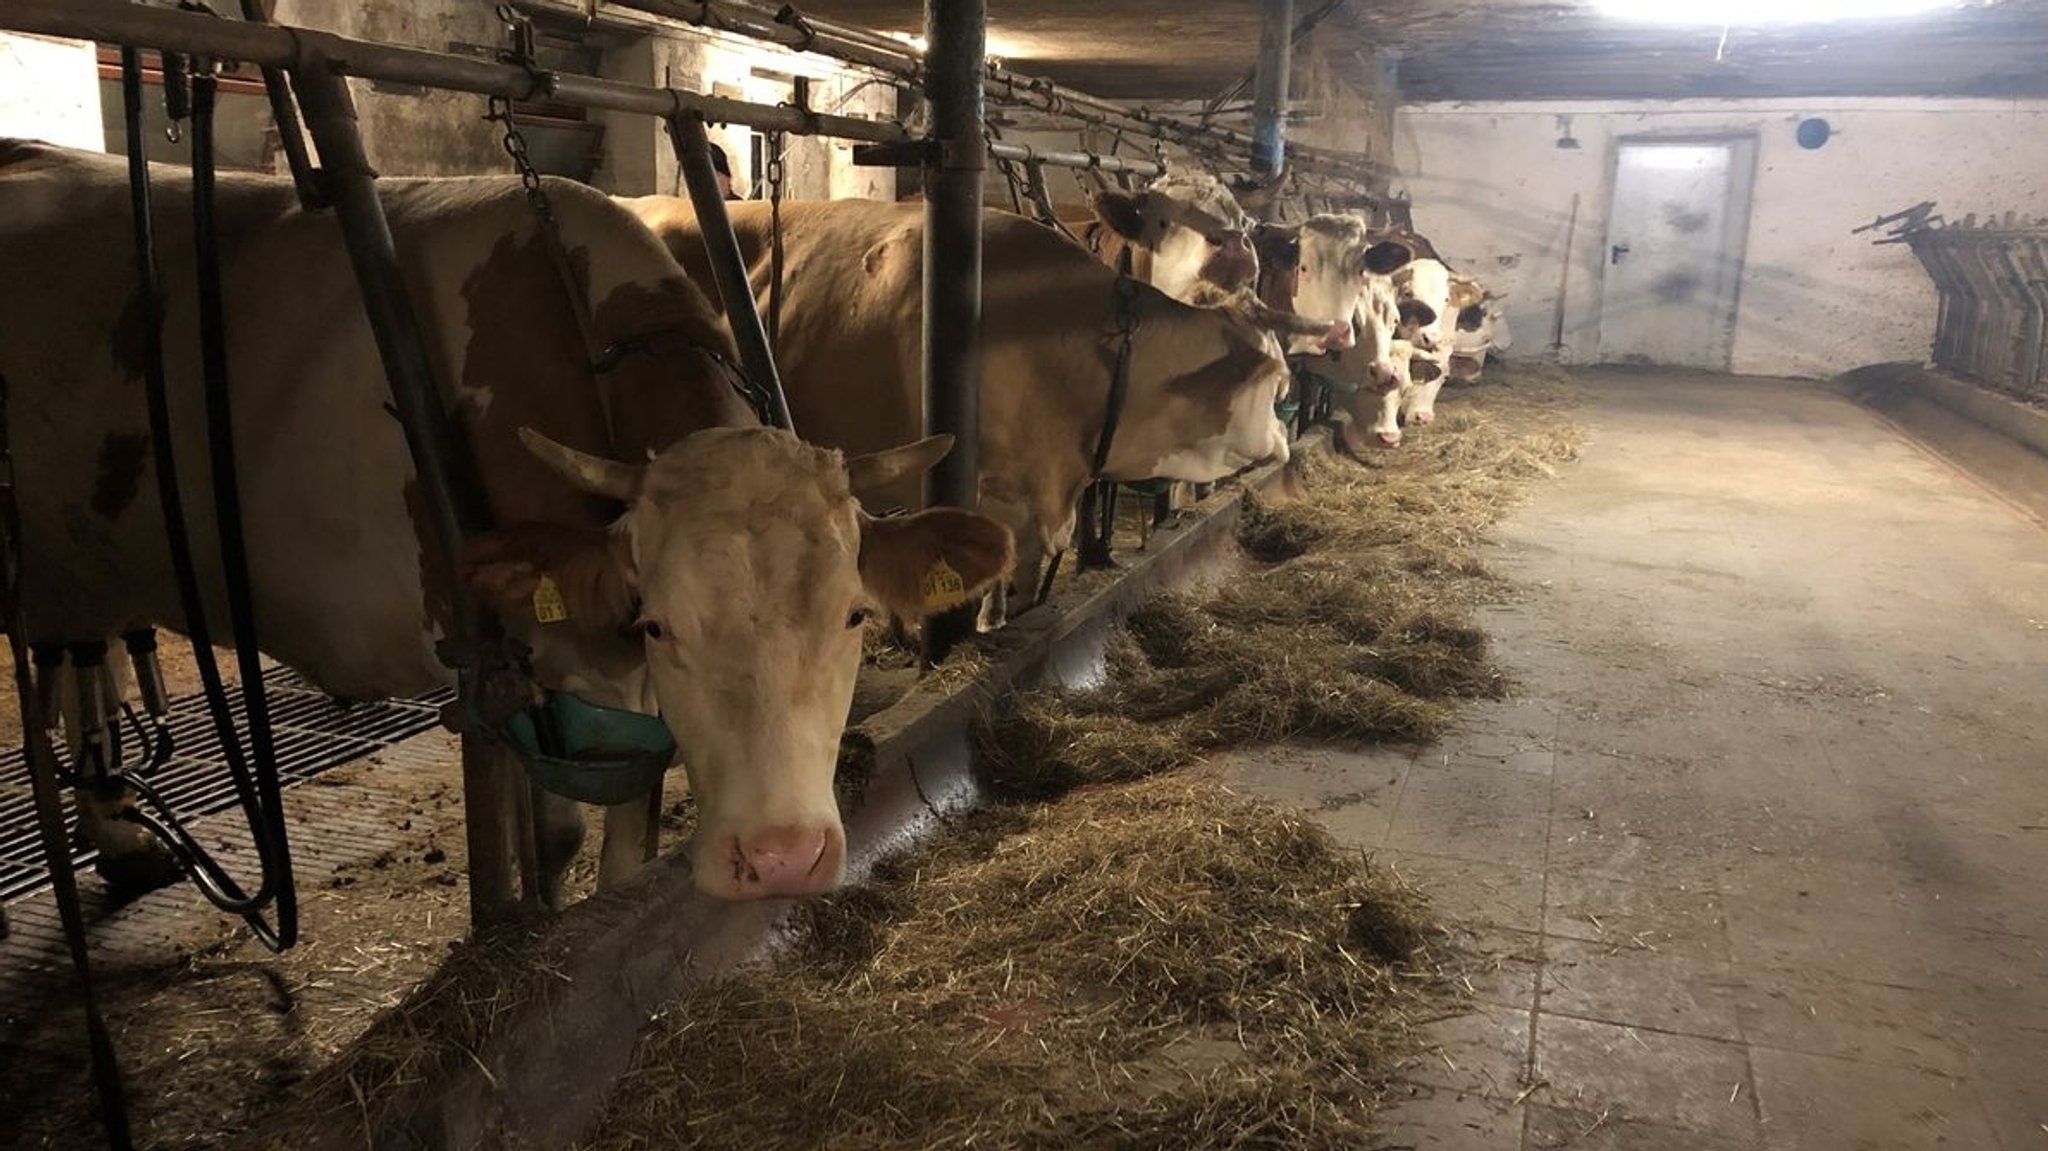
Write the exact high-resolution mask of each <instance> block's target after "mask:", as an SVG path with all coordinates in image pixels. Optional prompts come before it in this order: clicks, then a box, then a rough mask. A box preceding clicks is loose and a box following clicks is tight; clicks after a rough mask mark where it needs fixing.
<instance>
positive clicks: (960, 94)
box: [924, 0, 988, 663]
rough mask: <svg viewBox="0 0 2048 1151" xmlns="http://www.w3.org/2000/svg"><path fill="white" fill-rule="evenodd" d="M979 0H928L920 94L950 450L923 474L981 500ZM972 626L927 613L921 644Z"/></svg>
mask: <svg viewBox="0 0 2048 1151" xmlns="http://www.w3.org/2000/svg"><path fill="white" fill-rule="evenodd" d="M987 21H988V9H987V5H986V3H985V0H925V8H924V29H925V31H924V35H925V43H927V44H928V45H930V55H929V56H927V57H926V69H925V98H926V100H928V101H929V102H930V104H931V113H932V141H931V143H932V147H931V148H930V150H929V151H928V152H927V154H926V158H925V163H924V182H925V206H924V207H925V210H924V220H925V229H924V413H925V432H926V434H928V435H933V434H939V433H945V434H949V435H951V436H952V437H953V450H952V451H951V452H950V453H948V454H947V456H946V458H945V459H942V460H940V461H939V463H938V465H937V466H936V467H934V468H933V469H932V470H931V472H930V473H929V474H928V476H927V478H926V482H927V485H928V486H927V488H926V496H927V501H926V502H927V503H928V504H931V505H934V506H936V505H941V504H943V505H950V506H952V507H960V508H972V507H977V506H979V505H980V503H981V482H980V470H981V465H980V459H979V457H980V454H981V453H980V445H981V180H982V172H983V170H984V169H985V167H986V166H987V155H988V153H987V147H986V144H985V143H984V141H983V138H982V131H983V127H982V124H983V105H982V95H983V92H982V74H983V73H982V66H983V59H984V56H985V54H986V52H987V44H988V41H987ZM969 627H971V619H963V616H962V613H960V612H954V613H950V614H948V615H945V616H938V617H934V618H933V619H930V620H927V621H925V628H924V654H925V659H926V660H927V661H929V662H933V663H936V662H938V661H939V660H940V659H942V658H944V656H945V654H946V652H947V650H949V649H950V648H951V646H952V645H953V643H954V642H955V641H957V640H958V639H960V638H962V637H963V636H964V635H965V634H966V633H967V631H968V628H969Z"/></svg>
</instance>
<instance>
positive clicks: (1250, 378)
mask: <svg viewBox="0 0 2048 1151" xmlns="http://www.w3.org/2000/svg"><path fill="white" fill-rule="evenodd" d="M1134 304H1135V306H1136V308H1137V310H1138V320H1139V323H1138V330H1137V336H1136V343H1135V345H1134V347H1133V350H1132V367H1131V373H1132V375H1131V392H1130V400H1129V402H1128V406H1127V409H1126V411H1127V416H1126V424H1125V427H1126V429H1127V430H1126V431H1124V432H1119V434H1118V436H1117V439H1116V442H1115V445H1114V450H1113V451H1112V453H1111V458H1110V466H1109V471H1110V474H1111V477H1112V478H1115V479H1125V480H1137V479H1147V478H1161V479H1173V480H1183V481H1186V482H1189V483H1211V482H1214V481H1216V480H1220V479H1223V478H1224V477H1226V476H1229V475H1232V474H1234V473H1236V472H1238V471H1239V470H1241V469H1243V468H1245V467H1247V466H1250V465H1253V464H1259V463H1265V462H1268V461H1285V460H1286V459H1287V458H1288V435H1287V427H1286V425H1285V424H1283V423H1281V422H1280V420H1279V418H1278V417H1277V416H1276V415H1275V414H1274V410H1273V405H1274V404H1275V403H1276V402H1277V401H1278V400H1279V399H1280V397H1281V396H1283V395H1284V394H1286V391H1287V387H1288V382H1289V378H1288V373H1287V361H1286V360H1285V359H1284V358H1283V357H1282V351H1281V346H1280V341H1279V339H1278V338H1276V337H1275V336H1274V334H1273V333H1272V332H1270V331H1267V330H1266V329H1265V328H1263V327H1262V326H1260V324H1259V322H1258V321H1257V320H1256V319H1255V318H1254V317H1253V316H1252V315H1250V314H1247V311H1246V309H1245V308H1243V307H1240V306H1224V307H1218V308H1197V307H1191V306H1189V305H1186V304H1183V303H1181V302H1179V301H1177V300H1172V299H1167V298H1164V297H1162V296H1160V295H1158V294H1157V293H1151V292H1149V291H1148V292H1146V293H1141V295H1140V296H1139V297H1138V299H1137V300H1136V301H1135V302H1134ZM1139 413H1142V416H1140V415H1139Z"/></svg>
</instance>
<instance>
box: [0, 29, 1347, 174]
mask: <svg viewBox="0 0 2048 1151" xmlns="http://www.w3.org/2000/svg"><path fill="white" fill-rule="evenodd" d="M611 2H612V3H613V4H614V5H615V6H622V7H628V8H631V9H632V10H634V11H641V12H646V13H649V14H653V15H659V16H664V17H667V18H671V19H675V20H680V21H684V22H686V23H690V24H695V25H699V26H703V27H711V28H723V29H725V30H727V31H733V32H736V33H739V34H742V35H749V36H757V37H759V38H766V39H771V40H772V41H773V42H776V43H783V44H785V45H786V46H789V47H792V48H800V49H802V50H807V51H811V52H815V53H817V54H819V55H822V56H829V57H831V58H834V59H839V60H844V61H846V62H847V63H852V64H860V65H862V66H865V67H870V68H875V69H877V70H880V71H883V72H885V73H888V74H891V75H893V76H896V77H898V78H903V79H909V78H913V77H918V76H922V75H923V72H924V65H923V64H922V63H921V62H920V57H919V55H918V53H917V52H916V50H915V49H914V48H912V47H911V46H910V45H908V44H905V45H902V46H901V50H900V52H895V53H892V52H887V51H883V50H882V49H880V48H876V47H872V46H870V44H867V43H858V44H856V43H855V42H854V37H852V35H851V31H852V30H850V29H846V28H844V27H843V26H837V25H830V24H828V23H826V22H822V21H815V20H811V19H809V18H808V17H806V18H805V23H806V25H807V26H809V27H811V28H813V29H814V30H815V31H816V32H817V35H816V36H815V37H813V38H811V39H810V40H809V41H805V36H804V33H803V32H802V31H800V30H798V29H796V28H795V27H793V26H791V25H787V24H777V23H773V22H772V20H771V22H770V23H768V24H765V25H764V24H763V23H762V22H761V21H760V20H759V19H743V18H742V15H745V16H749V17H751V16H752V15H753V14H754V13H756V12H758V11H762V9H760V8H758V6H755V5H735V4H729V3H727V4H714V5H711V6H710V9H711V10H712V11H713V12H714V13H716V12H719V11H721V10H728V9H729V10H733V12H734V13H735V14H734V15H730V16H725V15H719V16H714V18H713V19H711V20H710V21H709V22H705V21H700V20H697V19H694V18H693V13H694V12H695V10H696V9H697V8H698V5H696V4H681V3H677V2H673V0H670V2H664V0H611ZM0 28H7V29H10V30H14V31H20V32H33V33H39V34H42V35H46V36H62V37H69V38H73V39H80V40H97V41H103V42H106V43H113V44H140V45H147V46H150V47H155V48H163V49H169V50H172V51H178V52H195V53H200V54H203V55H210V56H214V57H217V58H221V59H233V60H241V61H244V62H247V63H250V64H254V65H256V66H257V67H259V68H264V67H272V68H289V67H292V66H293V65H294V64H296V63H297V62H298V60H299V59H300V57H301V55H302V54H317V55H320V56H323V57H325V58H327V59H328V60H330V61H332V62H333V66H334V67H336V68H338V69H339V70H340V71H342V72H345V73H347V74H348V75H351V76H357V77H361V78H363V79H367V80H382V81H385V82H388V83H399V84H416V85H420V86H423V87H430V88H442V89H448V90H452V91H459V92H474V93H478V94H481V95H495V96H505V97H508V98H512V99H523V98H526V97H528V96H530V95H533V94H535V92H536V90H540V91H546V92H547V93H548V94H549V95H550V97H551V98H553V99H556V100H558V101H560V102H562V103H564V104H571V105H575V106H578V107H586V108H599V109H605V110H609V111H617V112H643V113H649V114H652V115H657V116H667V115H670V114H672V113H676V112H682V111H696V112H699V113H701V114H702V115H703V116H704V118H705V119H706V120H708V121H714V122H719V123H728V124H741V125H745V126H747V127H749V128H757V129H760V130H763V131H782V132H790V133H793V134H796V135H825V136H838V137H842V138H845V139H849V140H867V141H873V142H876V143H896V142H900V141H905V140H908V139H910V134H909V133H908V132H906V131H904V129H903V128H902V126H901V125H898V124H893V123H889V122H887V121H876V120H862V119H859V118H857V117H851V116H834V115H826V114H820V113H808V112H804V111H803V110H801V109H796V108H779V107H770V106H767V105H763V104H752V103H748V102H745V101H741V100H728V99H724V98H721V97H716V96H706V95H702V94H700V93H696V92H690V91H686V90H683V89H677V88H656V87H651V86H646V85H639V84H629V83H625V82H623V81H617V80H605V79H601V78H598V77H591V76H574V75H567V74H562V73H547V72H542V73H533V72H529V71H528V70H526V69H525V68H522V67H519V66H518V65H514V64H501V63H497V62H495V61H489V60H478V59H473V58H470V57H463V56H452V55H448V54H446V53H440V52H430V51H426V50H424V49H419V48H405V47H399V46H397V45H391V44H379V43H374V42H371V41H366V40H355V39H350V38H348V37H343V36H336V35H334V34H332V33H328V32H320V31H316V30H313V29H309V28H296V27H288V26H283V25H258V24H251V23H248V22H246V21H235V20H217V19H214V18H212V17H210V16H205V15H200V14H196V13H191V12H182V11H177V10H173V9H168V8H153V7H149V6H146V5H142V4H131V3H121V2H118V0H8V4H7V5H6V7H5V8H0ZM870 36H871V34H870ZM871 38H872V36H871ZM874 39H882V40H886V39H887V38H886V37H879V38H874ZM800 41H801V42H804V43H799V42H800ZM806 44H807V45H808V46H805V45H806ZM985 79H986V84H987V95H986V98H989V99H994V100H997V101H999V102H1002V103H1007V104H1012V105H1016V106H1019V107H1029V108H1035V109H1037V110H1039V111H1042V112H1045V113H1047V114H1049V115H1054V116H1059V117H1063V118H1066V119H1069V120H1075V121H1079V122H1081V123H1085V124H1092V125H1096V126H1099V127H1103V128H1107V129H1110V130H1113V131H1119V132H1123V133H1127V134H1131V135H1137V136H1142V137H1146V138H1150V139H1155V140H1162V141H1166V142H1169V143H1174V144H1178V145H1180V146H1182V147H1185V148H1188V149H1190V150H1192V151H1196V152H1206V153H1219V152H1236V153H1238V154H1241V155H1245V156H1250V155H1251V154H1252V152H1253V139H1252V137H1250V136H1248V135H1246V134H1244V133H1242V132H1238V131H1235V130H1233V129H1230V128H1222V127H1218V126H1216V125H1213V124H1205V123H1202V122H1200V121H1195V120H1185V119H1180V118H1176V117H1172V116H1167V115H1163V114H1161V113H1157V112H1154V111H1152V110H1150V109H1147V108H1142V107H1138V108H1131V107H1125V106H1123V105H1120V104H1117V103H1114V102H1112V101H1109V100H1104V99H1102V98H1100V97H1096V96H1090V95H1088V94H1086V93H1083V92H1076V91H1074V90H1072V89H1069V88H1062V87H1060V86H1059V85H1057V84H1054V83H1052V82H1051V81H1048V80H1041V79H1038V78H1035V77H1031V76H1025V75H1022V74H1020V73H1016V72H1012V71H1010V70H1009V69H1007V68H1003V67H1000V66H997V65H987V66H986V73H985ZM1293 154H1294V164H1295V169H1296V170H1297V171H1305V172H1320V173H1323V174H1327V175H1330V176H1334V177H1337V178H1341V179H1350V180H1353V181H1356V182H1360V183H1371V182H1373V181H1376V180H1378V179H1380V178H1382V177H1383V176H1384V175H1385V172H1384V170H1383V169H1382V168H1380V166H1378V165H1375V164H1373V163H1371V162H1370V161H1366V160H1362V159H1360V158H1358V157H1356V156H1351V155H1347V154H1345V153H1341V152H1335V151H1332V150H1330V149H1326V148H1313V147H1309V146H1307V145H1296V146H1295V147H1294V149H1293Z"/></svg>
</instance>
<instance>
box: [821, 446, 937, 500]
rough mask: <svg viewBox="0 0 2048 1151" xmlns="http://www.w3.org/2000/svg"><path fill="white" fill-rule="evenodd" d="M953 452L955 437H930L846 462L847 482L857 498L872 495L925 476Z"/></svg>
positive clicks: (856, 457)
mask: <svg viewBox="0 0 2048 1151" xmlns="http://www.w3.org/2000/svg"><path fill="white" fill-rule="evenodd" d="M952 450H953V437H952V436H945V435H940V436H926V437H925V438H924V439H921V440H919V441H917V442H916V443H911V444H904V445H903V446H901V447H895V448H889V449H887V450H885V451H879V452H870V453H869V454H867V455H864V456H855V457H853V458H852V459H850V460H848V461H846V480H847V484H848V486H850V487H851V488H852V489H853V494H854V495H856V496H862V495H868V494H870V493H873V492H874V491H876V490H877V489H880V488H884V487H887V486H888V485H890V484H892V483H895V482H896V481H897V480H902V479H908V478H909V477H911V476H921V475H923V474H924V473H926V472H928V471H930V470H931V469H932V465H933V464H936V463H938V462H939V461H940V460H942V459H945V458H946V453H947V452H950V451H952Z"/></svg>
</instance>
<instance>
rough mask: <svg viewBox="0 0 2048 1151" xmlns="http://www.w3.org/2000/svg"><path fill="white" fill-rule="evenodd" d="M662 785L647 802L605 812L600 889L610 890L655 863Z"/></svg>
mask: <svg viewBox="0 0 2048 1151" xmlns="http://www.w3.org/2000/svg"><path fill="white" fill-rule="evenodd" d="M660 821H661V783H660V781H658V780H657V781H656V782H655V784H654V790H652V791H650V792H649V793H648V794H647V796H646V798H644V799H632V800H627V801H626V802H625V803H615V804H613V805H611V806H610V807H607V808H605V809H604V848H603V850H602V851H601V852H600V853H599V855H598V858H597V889H598V890H599V891H608V890H610V889H611V888H614V887H617V886H618V885H619V884H621V883H624V882H626V881H627V880H629V879H631V878H633V877H634V876H636V875H638V874H640V870H641V869H642V868H644V867H646V866H647V865H648V864H649V863H652V862H653V861H654V855H655V849H656V848H657V847H658V846H659V837H660V835H661V822H660Z"/></svg>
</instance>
